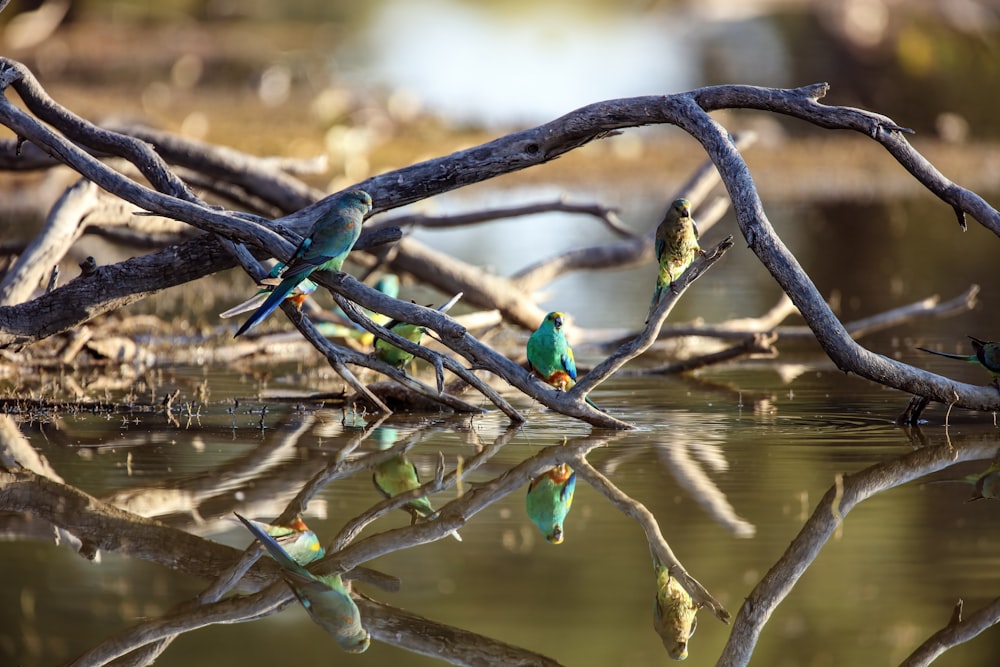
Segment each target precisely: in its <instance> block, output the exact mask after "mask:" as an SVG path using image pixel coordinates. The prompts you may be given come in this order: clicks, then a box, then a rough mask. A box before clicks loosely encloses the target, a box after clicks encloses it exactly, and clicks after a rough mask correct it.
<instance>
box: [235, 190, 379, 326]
mask: <svg viewBox="0 0 1000 667" xmlns="http://www.w3.org/2000/svg"><path fill="white" fill-rule="evenodd" d="M370 210H372V198H371V196H370V195H369V194H368V193H367V192H365V191H364V190H350V191H348V192H345V193H344V194H342V195H340V199H339V200H338V202H337V205H336V206H335V207H332V208H331V209H330V210H328V211H327V212H326V213H325V214H324V215H323V216H322V217H321V218H320V219H319V220H317V221H316V222H315V223H314V224H313V226H312V229H310V230H309V233H308V234H306V237H305V238H304V239H302V243H300V244H299V247H298V248H297V249H296V250H295V254H293V255H292V258H291V260H289V262H288V266H287V267H285V270H284V272H283V273H282V274H281V282H280V283H278V286H277V287H275V288H274V291H272V292H271V294H270V295H269V296H268V297H267V299H266V300H265V301H264V303H262V304H261V306H260V308H258V309H257V310H255V311H254V313H253V314H252V315H251V316H250V317H249V318H247V321H246V322H244V323H243V326H241V327H240V328H239V329H238V330H237V331H236V335H235V336H233V337H234V338H235V337H236V336H239V335H240V334H243V333H245V332H246V331H248V330H249V329H250V328H251V327H253V326H254V325H256V324H257V323H258V322H260V321H261V320H263V319H264V318H265V317H267V316H268V315H270V314H271V313H273V312H274V311H275V309H276V308H277V307H278V306H279V305H281V302H282V301H283V300H284V299H285V297H287V296H288V295H289V294H291V293H292V290H294V289H295V288H296V287H297V286H298V285H299V283H301V282H302V281H303V280H305V279H306V278H308V277H309V276H310V275H311V274H312V273H313V271H340V267H341V266H343V265H344V259H346V258H347V253H349V252H350V251H351V248H353V247H354V243H355V242H356V241H357V240H358V236H360V235H361V223H362V222H363V221H364V217H365V215H366V214H367V213H368V212H369V211H370Z"/></svg>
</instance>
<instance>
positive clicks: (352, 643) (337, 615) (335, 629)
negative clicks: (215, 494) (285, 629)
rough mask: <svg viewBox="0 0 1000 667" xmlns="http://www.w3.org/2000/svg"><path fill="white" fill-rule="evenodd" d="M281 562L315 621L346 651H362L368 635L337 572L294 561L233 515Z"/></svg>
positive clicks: (289, 584)
mask: <svg viewBox="0 0 1000 667" xmlns="http://www.w3.org/2000/svg"><path fill="white" fill-rule="evenodd" d="M236 518H238V519H239V520H240V521H242V522H243V525H245V526H246V527H247V529H248V530H249V531H250V532H251V533H253V535H254V537H256V538H257V541H258V542H260V543H261V544H262V545H264V548H265V549H267V552H268V553H269V554H271V557H272V558H273V559H274V560H276V561H278V565H280V566H281V576H282V577H283V578H284V579H285V582H286V583H287V584H288V586H289V588H291V589H292V592H293V593H295V597H297V598H298V599H299V602H301V603H302V606H303V607H305V608H306V611H307V612H309V618H311V619H312V620H313V622H314V623H316V624H317V625H319V626H320V627H321V628H323V629H324V630H326V632H327V633H328V634H329V635H330V636H331V637H333V638H334V639H335V640H337V643H338V644H340V648H342V649H344V650H345V651H347V652H348V653H363V652H364V651H366V650H368V646H369V645H370V644H371V635H370V634H368V631H367V630H365V629H364V627H363V626H362V625H361V612H360V611H358V605H357V604H355V602H354V600H353V599H352V598H351V594H350V592H348V590H347V588H346V587H345V586H344V582H343V581H342V580H341V578H340V575H339V574H334V575H330V576H325V577H321V576H317V575H315V574H313V573H312V572H310V571H309V570H307V569H305V568H304V567H302V566H301V565H299V564H298V563H296V562H295V561H294V560H293V559H292V558H291V557H290V556H289V554H288V553H287V552H286V551H285V550H284V549H282V548H281V545H280V544H278V542H277V541H276V540H275V539H274V538H273V537H271V536H270V535H268V534H267V533H266V532H265V531H263V530H261V529H260V528H258V527H257V526H256V525H255V524H254V523H253V522H251V521H249V520H248V519H245V518H243V517H242V516H240V515H239V514H237V515H236Z"/></svg>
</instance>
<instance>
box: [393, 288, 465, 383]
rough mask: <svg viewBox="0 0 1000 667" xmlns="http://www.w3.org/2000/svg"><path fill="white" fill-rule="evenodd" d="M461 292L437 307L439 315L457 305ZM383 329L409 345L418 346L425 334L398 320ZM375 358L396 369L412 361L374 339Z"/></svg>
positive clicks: (418, 327) (424, 329)
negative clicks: (401, 338)
mask: <svg viewBox="0 0 1000 667" xmlns="http://www.w3.org/2000/svg"><path fill="white" fill-rule="evenodd" d="M462 294H463V293H462V292H459V293H458V294H456V295H455V296H453V297H451V298H450V299H448V300H447V301H445V302H444V303H442V304H441V305H440V306H438V307H437V309H436V310H437V311H438V312H439V313H447V312H448V311H449V310H451V307H452V306H454V305H455V304H456V303H458V300H459V299H461V298H462ZM385 328H386V329H388V330H389V331H391V332H393V333H394V334H396V335H398V336H402V337H403V338H405V339H406V340H408V341H410V342H411V343H414V344H417V345H419V344H420V341H421V340H422V339H423V337H424V334H425V333H426V332H427V329H426V328H425V327H422V326H419V325H417V324H410V323H409V322H401V321H399V320H393V321H391V322H389V323H388V324H386V325H385ZM375 358H376V359H378V360H379V361H384V362H385V363H387V364H389V365H390V366H395V367H396V368H403V367H404V366H406V364H408V363H410V361H412V360H413V355H412V354H411V353H409V352H406V351H404V350H401V349H399V348H398V347H396V346H395V345H393V344H392V343H390V342H388V341H385V340H383V339H381V338H376V339H375Z"/></svg>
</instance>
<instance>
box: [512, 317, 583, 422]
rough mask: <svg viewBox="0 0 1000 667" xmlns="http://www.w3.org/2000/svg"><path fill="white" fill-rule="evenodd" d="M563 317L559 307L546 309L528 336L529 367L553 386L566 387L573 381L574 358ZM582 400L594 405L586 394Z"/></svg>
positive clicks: (574, 372) (567, 388)
mask: <svg viewBox="0 0 1000 667" xmlns="http://www.w3.org/2000/svg"><path fill="white" fill-rule="evenodd" d="M564 317H565V315H563V313H560V312H558V311H556V312H552V313H549V314H548V315H546V316H545V319H544V320H542V324H541V326H539V327H538V329H536V330H535V332H534V333H533V334H531V337H530V338H528V367H529V368H530V369H531V370H532V371H533V372H534V373H535V374H537V375H538V376H539V377H540V378H542V380H544V381H545V382H547V383H548V384H550V385H552V386H553V387H555V388H556V389H560V390H562V391H569V390H570V389H571V388H572V387H573V385H575V384H576V360H575V359H573V349H572V348H571V347H570V346H569V343H568V342H567V341H566V334H565V333H563V330H562V327H563V318H564ZM584 400H585V401H587V403H589V404H590V405H591V406H592V407H594V408H597V406H596V405H594V402H593V401H591V400H590V397H589V396H587V397H585V398H584ZM597 409H598V410H600V408H597Z"/></svg>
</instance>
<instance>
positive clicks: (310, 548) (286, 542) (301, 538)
mask: <svg viewBox="0 0 1000 667" xmlns="http://www.w3.org/2000/svg"><path fill="white" fill-rule="evenodd" d="M247 521H249V522H250V523H252V524H253V525H255V526H257V527H258V528H260V529H261V530H263V531H264V532H265V533H267V534H268V535H270V536H271V537H273V538H274V540H275V541H276V542H277V543H278V544H279V545H281V548H282V549H284V550H285V553H287V554H288V555H289V556H290V557H291V558H292V560H294V561H295V562H296V563H298V564H299V565H308V564H309V563H312V562H313V561H316V560H319V559H320V558H322V557H323V556H324V555H326V550H325V549H324V548H323V545H322V544H320V543H319V538H318V537H316V533H314V532H313V531H311V530H309V526H307V525H306V523H305V521H303V520H302V517H301V516H296V517H295V519H294V520H293V521H292V522H291V523H290V524H288V525H287V526H278V525H275V524H271V523H263V522H261V521H254V520H253V519H247Z"/></svg>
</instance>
